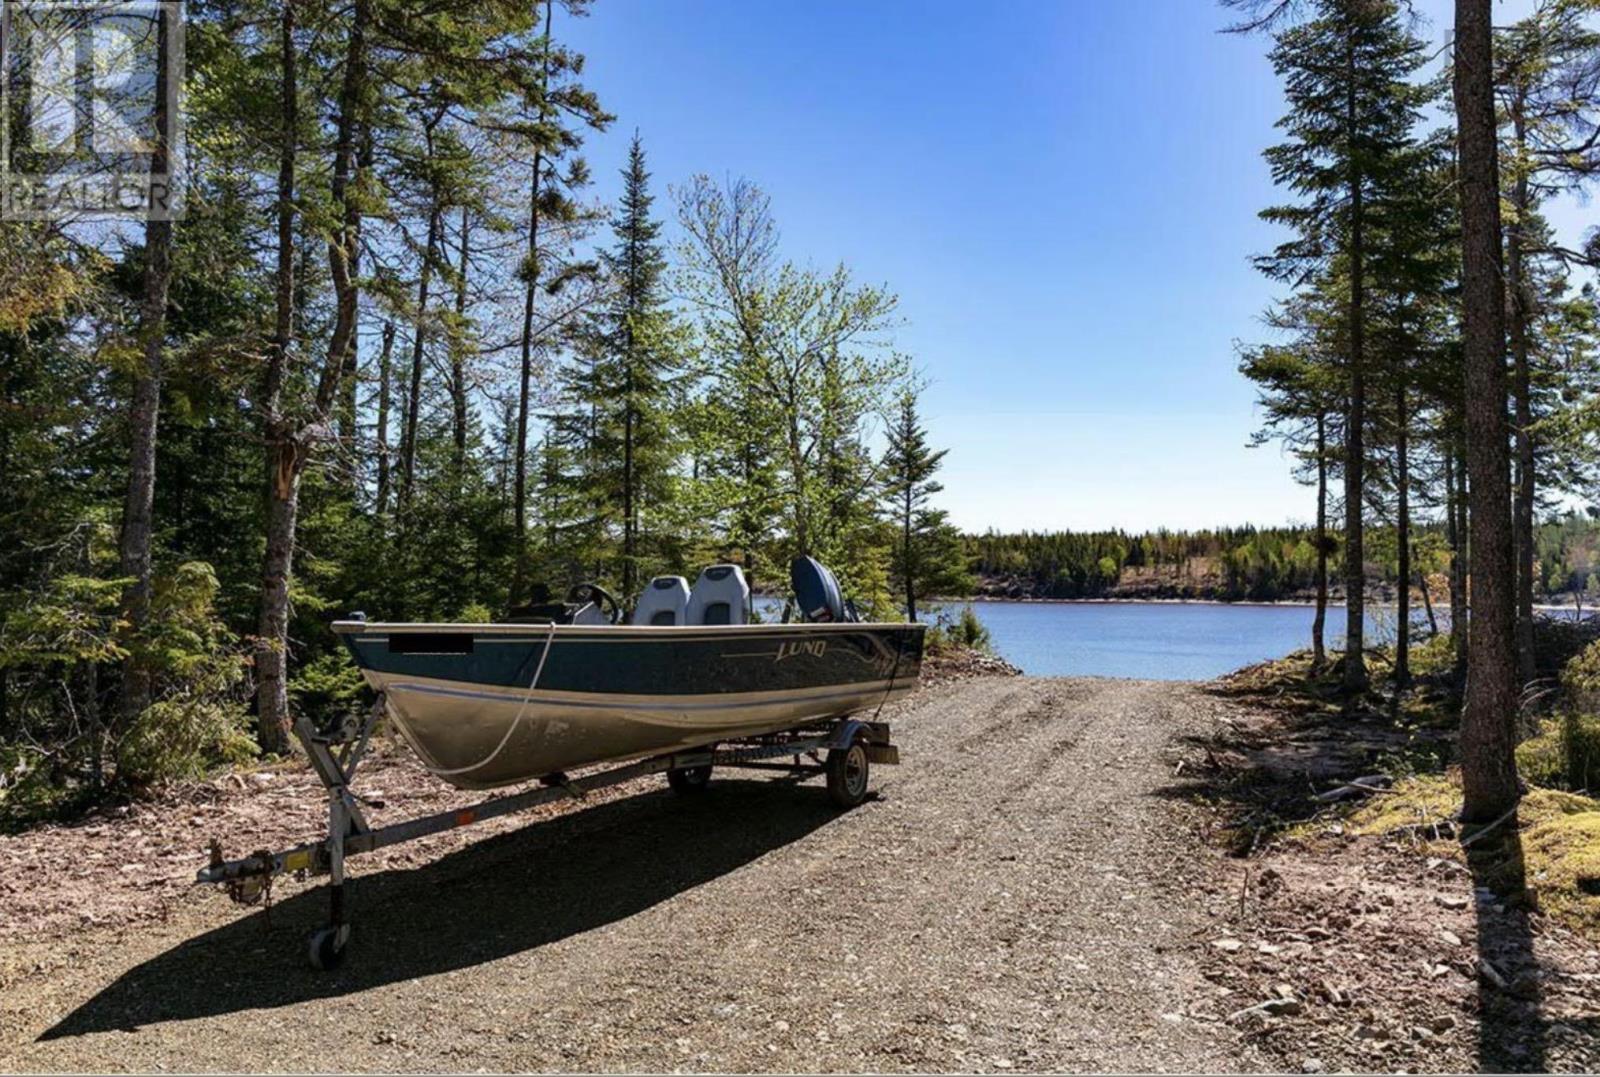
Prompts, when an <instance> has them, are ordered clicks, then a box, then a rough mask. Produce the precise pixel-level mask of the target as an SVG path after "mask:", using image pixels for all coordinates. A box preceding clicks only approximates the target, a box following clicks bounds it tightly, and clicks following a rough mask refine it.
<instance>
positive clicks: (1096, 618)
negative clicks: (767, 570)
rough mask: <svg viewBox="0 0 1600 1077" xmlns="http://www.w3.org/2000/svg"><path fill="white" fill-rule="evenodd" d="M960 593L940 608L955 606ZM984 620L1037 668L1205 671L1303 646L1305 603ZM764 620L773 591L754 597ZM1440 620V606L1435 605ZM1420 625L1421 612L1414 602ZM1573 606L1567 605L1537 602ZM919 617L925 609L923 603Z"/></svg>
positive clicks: (1390, 622) (1070, 607)
mask: <svg viewBox="0 0 1600 1077" xmlns="http://www.w3.org/2000/svg"><path fill="white" fill-rule="evenodd" d="M961 605H962V603H948V604H945V605H944V606H942V607H941V608H942V609H943V610H945V611H947V612H949V613H950V614H952V615H953V614H955V613H956V612H958V611H959V610H960V608H961ZM970 605H971V606H972V608H973V609H974V610H975V611H977V614H978V619H979V620H981V621H982V622H983V623H984V624H985V625H987V626H988V628H989V634H990V636H991V637H992V639H993V641H994V649H995V652H996V653H997V654H999V655H1000V656H1001V657H1002V658H1004V659H1006V660H1007V661H1008V662H1010V663H1011V664H1012V665H1015V666H1017V667H1019V668H1020V669H1021V670H1022V671H1023V672H1024V673H1029V674H1033V675H1035V676H1040V677H1137V678H1139V679H1142V680H1161V681H1194V680H1207V679H1209V678H1212V677H1218V676H1221V675H1222V674H1224V673H1228V672H1231V671H1233V670H1236V669H1239V668H1240V667H1241V666H1248V665H1250V664H1251V663H1253V662H1260V661H1263V660H1265V659H1268V658H1281V657H1282V656H1283V655H1286V654H1288V653H1289V652H1291V651H1297V650H1300V649H1301V648H1305V647H1309V646H1311V619H1312V617H1313V616H1314V615H1315V610H1314V609H1313V608H1312V607H1311V606H1296V605H1252V604H1247V603H1236V604H1232V605H1226V604H1220V603H1211V602H992V601H984V600H981V599H980V600H977V601H974V602H972V603H970ZM756 606H757V609H759V610H761V611H762V613H763V614H764V615H765V616H766V617H768V618H770V619H773V620H776V619H777V617H778V615H779V614H780V613H781V612H782V609H783V604H782V602H781V601H778V600H775V599H769V598H758V599H757V600H756ZM1435 612H1436V613H1437V615H1438V616H1439V623H1440V627H1441V628H1448V626H1449V611H1448V610H1446V609H1439V610H1436V611H1435ZM1415 615H1416V620H1417V622H1418V626H1419V628H1420V629H1421V633H1422V634H1425V633H1426V631H1427V624H1426V617H1425V615H1424V614H1423V612H1422V611H1421V610H1417V611H1415ZM1545 615H1546V616H1551V615H1559V616H1568V617H1570V616H1573V615H1574V611H1572V610H1570V609H1568V610H1564V611H1561V612H1560V613H1559V614H1558V613H1557V612H1556V611H1545ZM1344 617H1345V611H1344V607H1343V606H1333V605H1330V606H1329V607H1328V625H1327V642H1328V647H1329V649H1330V650H1332V649H1335V648H1337V647H1339V646H1340V645H1341V644H1342V643H1343V641H1344ZM923 618H924V619H925V620H928V619H931V614H928V613H924V614H923ZM1394 621H1395V611H1394V609H1393V608H1392V607H1384V606H1378V607H1375V608H1373V609H1372V610H1370V611H1369V613H1368V616H1367V634H1368V638H1369V640H1387V639H1391V638H1393V634H1394Z"/></svg>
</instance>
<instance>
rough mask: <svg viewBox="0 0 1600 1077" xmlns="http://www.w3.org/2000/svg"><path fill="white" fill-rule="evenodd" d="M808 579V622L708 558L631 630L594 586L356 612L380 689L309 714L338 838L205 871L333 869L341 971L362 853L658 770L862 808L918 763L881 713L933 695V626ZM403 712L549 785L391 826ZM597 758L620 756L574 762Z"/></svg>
mask: <svg viewBox="0 0 1600 1077" xmlns="http://www.w3.org/2000/svg"><path fill="white" fill-rule="evenodd" d="M790 575H791V579H792V581H793V583H794V590H795V603H794V605H793V606H791V609H795V608H797V609H798V613H799V616H800V618H801V620H800V621H799V622H794V623H784V624H757V623H751V622H753V621H754V617H753V616H752V613H753V610H752V608H751V602H750V589H749V587H748V586H746V584H745V580H744V577H743V575H742V574H741V573H740V571H739V569H738V567H737V566H735V565H713V566H712V567H711V568H708V569H706V570H705V571H704V572H702V573H701V574H700V579H699V581H698V582H697V583H696V584H695V586H694V588H693V589H692V590H691V589H690V587H689V585H688V583H687V582H686V581H685V580H683V579H682V578H681V577H677V576H666V577H661V578H659V579H656V580H652V581H651V583H650V585H649V586H648V587H647V588H646V589H645V592H644V594H643V595H641V596H640V599H639V602H638V605H637V606H636V607H635V609H634V610H633V613H632V616H631V617H629V618H626V620H627V621H628V623H627V624H623V623H622V622H623V621H624V620H625V618H624V617H623V616H622V610H621V607H620V605H619V604H618V603H617V601H616V600H615V599H614V598H612V597H611V596H610V595H609V594H607V593H606V592H605V590H604V589H602V588H600V587H597V586H595V585H592V584H585V585H583V586H581V587H578V588H574V589H573V591H572V592H571V593H570V594H569V595H568V596H567V597H568V601H566V602H563V603H556V604H551V605H546V606H545V607H542V608H539V609H534V610H530V611H527V612H526V613H525V614H524V615H523V616H519V617H517V618H515V619H514V620H513V621H512V622H509V623H507V624H373V623H369V622H368V621H367V620H366V618H365V617H364V616H362V615H360V614H352V615H351V617H350V619H349V620H346V621H341V622H339V623H338V624H337V625H335V628H336V629H337V631H338V632H339V634H340V635H341V636H342V637H343V639H344V642H345V645H346V646H347V647H348V648H349V650H350V653H351V654H352V655H353V656H354V657H355V660H356V664H357V665H358V666H360V667H361V670H362V672H363V673H364V674H365V675H366V678H367V681H368V683H369V684H371V685H372V687H373V688H374V689H376V690H377V699H376V701H375V702H374V704H373V706H372V707H371V708H370V709H369V710H367V711H366V712H365V714H363V715H359V716H356V715H352V716H349V717H348V719H347V720H346V721H345V722H344V723H343V724H341V725H340V726H339V727H338V728H337V729H319V728H315V727H313V725H312V723H311V721H310V719H309V718H308V717H307V716H305V715H303V714H302V715H299V716H298V717H297V718H296V719H295V724H294V733H295V737H296V738H297V739H298V740H299V741H300V744H301V746H302V747H303V748H304V749H305V752H306V757H307V760H308V761H309V763H310V765H311V768H312V770H313V771H314V772H315V773H316V775H317V777H318V778H319V779H320V780H321V782H322V784H323V787H324V788H325V790H326V792H327V802H328V834H327V837H325V838H321V839H318V840H316V841H313V842H308V843H305V844H302V845H297V846H295V847H294V848H292V849H284V850H281V851H279V852H271V851H269V850H265V849H263V850H258V851H257V852H254V853H251V854H250V855H248V856H245V857H241V858H239V859H235V860H229V859H227V858H225V857H224V856H223V854H222V846H221V843H220V842H218V841H215V840H214V841H213V842H212V846H211V858H210V862H209V863H208V864H207V865H206V866H205V867H204V868H202V869H201V870H200V871H199V872H198V873H197V874H196V880H197V881H198V882H202V883H210V884H215V885H219V886H222V887H223V888H225V889H226V890H227V892H228V895H229V896H230V897H231V898H233V899H234V900H235V901H239V902H243V903H246V904H253V903H255V902H258V901H261V900H264V898H265V897H266V895H268V894H269V893H270V888H271V885H272V880H273V879H274V878H276V877H277V876H279V875H283V874H288V873H295V874H299V875H302V876H306V875H313V876H315V875H327V876H328V880H329V882H328V888H327V889H328V923H327V924H326V925H325V926H323V927H320V928H317V929H316V930H315V931H313V932H312V933H311V934H310V936H309V937H308V938H307V940H306V943H307V947H306V956H307V958H308V959H309V960H310V962H311V964H312V965H313V966H315V967H316V968H319V969H329V968H333V967H334V966H336V965H338V964H339V963H340V962H341V961H343V959H344V953H345V949H346V944H347V943H348V942H349V940H350V918H349V908H348V905H347V902H346V900H345V888H346V886H347V884H348V876H347V873H346V868H345V864H346V861H347V860H348V859H349V858H350V857H354V856H361V855H364V854H366V853H371V852H375V851H377V850H379V849H384V848H388V847H390V846H393V845H397V844H399V843H401V842H408V841H415V840H417V839H419V838H425V837H428V836H429V835H432V834H439V833H443V832H444V831H446V830H452V829H454V828H456V827H463V826H470V825H472V824H474V823H478V822H482V821H484V820H488V819H495V818H499V817H502V816H506V815H510V814H512V813H513V812H519V811H524V810H527V809H529V808H533V807H537V806H539V805H542V804H549V803H552V802H554V801H556V800H560V799H562V798H566V797H573V798H581V797H583V796H586V795H587V794H589V793H591V792H594V791H596V790H600V789H605V788H608V787H611V786H615V785H620V784H621V783H623V782H631V781H635V780H637V779H639V778H642V777H645V776H647V775H651V774H665V775H666V776H667V784H668V785H669V786H670V787H671V788H672V789H673V790H674V791H676V792H678V793H682V794H685V795H699V794H700V793H702V792H704V790H705V789H706V786H707V783H708V782H709V781H710V778H711V772H712V769H713V768H716V767H731V768H743V769H752V770H767V771H773V770H776V771H780V772H783V773H786V774H790V775H793V776H795V777H798V778H808V777H812V776H821V777H825V778H826V780H827V794H828V797H829V799H830V800H832V801H833V803H834V804H836V805H838V806H839V807H840V808H846V809H848V808H853V807H855V806H856V805H858V804H861V803H862V802H863V801H864V800H866V799H867V797H868V795H869V794H868V788H867V786H868V775H869V767H870V766H871V765H872V764H874V763H883V764H895V763H898V762H899V761H900V753H899V749H898V748H896V747H895V745H894V744H893V742H892V740H891V735H890V730H889V726H888V724H887V723H883V722H879V721H877V720H876V719H877V716H878V709H879V708H880V707H881V706H882V705H883V704H884V703H887V702H889V701H891V700H893V699H897V698H899V697H901V696H903V695H905V694H906V693H907V692H909V691H911V689H912V688H913V687H915V685H916V683H917V676H918V674H919V672H920V671H921V666H922V636H923V627H924V626H922V625H906V624H862V623H861V622H860V620H859V618H857V617H856V616H855V610H854V609H853V608H852V607H851V605H850V604H849V603H848V602H846V601H844V600H843V598H842V597H841V596H840V593H839V585H838V582H837V581H836V580H835V579H834V578H833V574H832V573H830V572H829V571H828V570H827V569H826V568H824V567H823V566H822V565H819V564H818V563H817V562H815V561H813V560H811V559H810V558H808V557H801V558H796V559H795V562H794V564H793V565H792V566H791V572H790ZM784 620H785V622H789V617H788V616H787V614H786V615H785V618H784ZM384 714H387V715H388V716H389V717H390V718H391V719H393V721H394V723H395V725H396V726H398V727H399V729H400V732H401V733H402V734H403V735H404V736H405V738H406V740H408V741H409V742H410V744H411V746H412V747H413V748H414V749H415V750H416V752H417V754H418V755H419V756H420V757H421V758H422V761H423V763H424V764H425V765H426V766H427V767H428V769H430V770H431V771H433V773H434V774H436V775H438V776H439V777H440V778H442V779H443V780H445V781H447V782H450V783H451V784H453V785H456V786H459V787H461V788H465V789H486V788H493V787H495V786H502V785H511V784H513V783H517V782H528V781H529V780H530V779H538V780H537V781H534V782H532V783H531V784H530V785H528V787H526V788H524V789H521V790H517V791H515V792H510V793H502V794H496V795H495V796H493V797H490V798H488V799H485V800H482V801H480V802H478V803H477V804H474V805H472V806H471V807H467V808H459V807H458V808H451V809H450V810H449V811H444V812H438V813H435V814H433V815H426V816H422V817H420V818H415V819H407V820H404V821H400V822H393V823H388V824H386V825H384V826H374V825H372V823H371V822H369V821H368V819H367V809H368V808H370V807H373V806H375V805H376V804H377V802H376V801H373V800H369V799H368V798H365V797H362V796H360V795H359V794H357V793H356V792H355V789H354V782H355V779H356V772H357V769H358V768H359V767H360V765H361V762H362V760H363V758H365V756H366V753H367V749H368V746H369V743H370V739H371V736H372V732H373V729H374V727H375V725H376V724H377V722H378V720H379V717H380V716H381V715H384ZM596 764H611V765H609V766H605V767H595V769H592V770H586V771H585V772H584V773H582V774H578V775H569V774H567V773H566V771H567V770H568V769H571V768H577V767H585V768H588V767H591V766H594V765H596Z"/></svg>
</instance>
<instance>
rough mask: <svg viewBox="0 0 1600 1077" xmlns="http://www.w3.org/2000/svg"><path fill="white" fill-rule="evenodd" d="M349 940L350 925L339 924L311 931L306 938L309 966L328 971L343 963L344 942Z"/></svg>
mask: <svg viewBox="0 0 1600 1077" xmlns="http://www.w3.org/2000/svg"><path fill="white" fill-rule="evenodd" d="M349 941H350V925H349V924H340V925H339V926H337V927H334V926H331V925H330V926H328V927H324V928H318V929H317V930H316V931H313V932H312V933H311V935H310V937H309V938H308V940H307V943H308V945H307V952H306V957H307V958H309V959H310V961H311V967H312V968H314V969H317V970H319V971H322V972H329V971H332V970H333V969H336V968H338V967H339V966H340V965H342V964H344V949H345V944H346V943H348V942H349Z"/></svg>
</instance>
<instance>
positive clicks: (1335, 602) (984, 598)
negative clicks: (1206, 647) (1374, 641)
mask: <svg viewBox="0 0 1600 1077" xmlns="http://www.w3.org/2000/svg"><path fill="white" fill-rule="evenodd" d="M923 601H924V602H926V603H927V604H928V605H929V606H945V605H962V604H972V603H976V602H986V603H992V604H994V605H1004V606H1259V607H1261V608H1263V609H1271V608H1274V607H1283V606H1287V607H1290V608H1304V609H1315V608H1316V605H1317V603H1316V600H1314V599H1301V598H1281V599H1270V600H1267V599H1226V598H998V597H994V596H990V595H975V596H973V597H970V598H928V599H924V600H923ZM1344 605H1345V603H1344V599H1343V598H1339V599H1333V598H1330V599H1329V600H1328V606H1327V608H1329V609H1334V608H1338V609H1343V608H1344ZM1367 607H1368V608H1369V609H1398V608H1399V607H1398V605H1397V604H1396V603H1394V602H1392V601H1389V602H1368V603H1367ZM1423 608H1424V607H1423V606H1422V605H1421V604H1420V603H1414V604H1413V605H1412V609H1413V610H1418V611H1421V610H1422V609H1423ZM1434 608H1435V609H1436V610H1437V611H1438V612H1439V613H1443V614H1448V613H1449V606H1448V605H1441V604H1437V603H1436V604H1435V607H1434ZM1580 609H1581V611H1582V612H1584V613H1595V612H1600V606H1597V607H1594V608H1593V609H1590V608H1588V607H1581V608H1580V607H1579V606H1578V605H1577V604H1576V603H1568V604H1566V605H1551V604H1549V603H1544V604H1539V605H1535V606H1534V607H1533V610H1534V612H1535V613H1572V612H1579V611H1580Z"/></svg>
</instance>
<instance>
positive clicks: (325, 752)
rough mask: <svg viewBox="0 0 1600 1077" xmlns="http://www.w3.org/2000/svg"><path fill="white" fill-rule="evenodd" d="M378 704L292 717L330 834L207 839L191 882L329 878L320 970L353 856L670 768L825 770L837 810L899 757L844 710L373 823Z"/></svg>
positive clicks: (246, 899)
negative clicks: (249, 847)
mask: <svg viewBox="0 0 1600 1077" xmlns="http://www.w3.org/2000/svg"><path fill="white" fill-rule="evenodd" d="M385 707H386V704H385V701H384V697H383V695H382V693H380V694H379V695H378V698H377V700H376V701H375V702H374V704H373V705H372V707H371V708H369V709H368V710H367V711H366V712H365V713H364V714H363V715H361V716H360V717H359V718H357V717H352V718H350V719H348V720H347V721H346V722H345V723H344V724H343V725H342V726H341V727H340V728H339V729H337V730H334V731H332V732H331V733H322V732H319V731H318V730H317V729H316V728H315V727H314V726H313V725H312V724H311V722H310V721H309V720H308V719H306V718H305V717H304V716H303V715H302V716H300V717H298V718H296V719H295V722H294V726H293V731H294V735H295V737H296V739H297V740H299V742H300V744H301V746H302V747H303V748H304V749H305V751H306V755H307V757H308V758H309V760H310V763H311V768H312V771H313V772H314V773H315V774H316V775H317V778H318V780H320V781H321V782H322V785H323V788H324V789H325V790H326V791H327V796H328V834H327V836H326V837H325V838H323V839H321V840H319V841H312V842H306V843H304V844H301V845H296V846H294V847H293V848H290V849H284V850H282V851H280V852H271V851H269V850H261V851H258V852H255V853H251V854H250V855H248V856H244V857H239V858H237V859H233V860H228V859H224V857H223V855H222V849H221V845H220V844H219V843H218V842H217V841H215V840H213V841H212V843H211V859H210V862H209V863H208V864H207V865H206V867H204V868H202V869H201V870H200V871H199V872H198V873H197V874H196V876H195V882H196V883H204V884H209V885H216V886H221V887H223V888H225V889H226V890H227V892H228V896H229V897H230V898H232V899H233V900H234V901H237V902H240V903H242V904H254V903H256V902H257V901H260V900H262V898H263V897H264V896H266V895H267V894H269V893H270V890H271V885H272V882H273V880H274V879H275V878H276V877H277V876H279V875H285V874H293V875H295V876H296V877H299V878H309V877H315V876H320V875H327V876H329V880H328V885H327V889H328V923H327V924H326V926H324V927H321V928H318V929H316V930H315V931H313V932H312V933H311V934H310V936H309V937H308V939H307V958H308V959H309V960H310V962H311V964H312V965H313V966H314V967H316V968H318V969H331V968H334V967H336V966H338V965H339V964H340V963H341V962H342V960H343V957H344V952H345V947H346V945H347V944H348V942H349V941H350V927H351V924H350V916H349V909H348V906H347V900H346V892H345V888H346V887H347V886H348V885H349V877H348V873H347V872H346V869H345V862H346V860H348V859H349V858H350V857H353V856H360V855H362V854H364V853H371V852H376V851H377V850H379V849H385V848H388V847H389V846H391V845H399V844H402V843H404V842H408V841H415V840H417V839H419V838H425V837H430V836H432V835H434V834H442V833H444V832H445V831H448V830H454V829H456V828H458V827H463V826H470V825H472V824H473V823H479V822H483V821H485V820H487V819H497V818H500V817H501V816H506V815H514V814H516V813H517V812H522V811H527V810H528V809H530V808H536V807H539V806H541V805H544V804H550V803H554V802H556V801H559V800H564V799H574V800H582V799H583V798H584V797H585V796H587V795H588V794H589V793H592V792H596V791H598V790H601V789H606V788H608V787H610V786H613V785H619V784H621V783H623V782H628V781H632V780H634V779H635V778H642V777H646V776H648V775H651V774H661V773H667V774H668V775H669V776H670V775H672V774H673V773H674V772H678V773H680V774H682V773H688V772H698V773H699V774H701V775H703V776H704V777H701V778H699V779H698V780H697V781H695V782H688V783H682V784H680V783H679V782H674V783H673V788H674V789H698V788H702V787H703V786H704V781H705V778H707V777H709V774H710V770H711V769H712V768H715V767H730V768H736V769H749V770H766V771H782V772H786V773H789V774H793V775H797V776H801V777H803V778H807V777H814V776H816V775H819V774H821V775H826V776H827V777H828V792H829V795H830V797H832V799H833V800H834V802H835V803H836V804H838V805H839V806H840V807H843V808H850V807H854V806H855V805H856V804H859V803H860V802H861V801H862V800H864V799H865V798H866V794H867V788H866V786H867V775H868V767H869V765H870V764H871V763H881V764H884V765H891V766H892V765H895V764H898V763H899V762H900V752H899V749H898V748H897V747H896V746H895V745H894V744H893V743H892V741H891V739H890V730H889V725H888V723H886V722H877V721H863V720H861V719H857V718H854V717H844V718H838V719H832V720H829V721H827V722H822V723H809V724H806V725H802V726H797V727H794V728H792V729H787V730H781V731H778V732H774V733H769V734H763V735H761V736H757V737H750V738H744V739H740V740H737V741H732V742H727V743H726V744H725V745H724V744H721V743H718V742H713V743H710V744H706V745H702V746H699V747H694V748H687V749H684V750H682V751H677V752H667V753H663V754H661V755H656V756H650V757H648V758H645V759H639V760H635V761H633V762H629V763H623V764H621V765H619V766H615V767H610V768H607V769H605V770H600V771H596V772H594V773H591V774H585V775H582V776H579V777H568V776H567V775H566V774H565V773H555V774H547V775H545V776H544V777H542V778H540V779H538V782H539V784H538V785H537V786H535V787H533V788H527V789H522V790H520V791H518V792H515V793H510V794H504V795H500V796H493V797H489V798H488V799H485V800H482V801H479V802H478V803H477V804H474V805H472V806H470V807H466V808H454V809H451V810H448V811H442V812H436V813H434V814H432V815H425V816H419V817H418V818H415V819H407V820H403V821H401V822H396V823H390V824H387V825H385V826H380V827H374V826H372V825H371V823H370V822H368V820H367V817H366V813H365V812H364V811H363V810H362V809H363V805H366V806H369V807H381V806H382V805H381V804H380V803H378V802H375V801H370V800H367V799H365V798H363V797H362V796H361V795H360V794H358V793H356V792H355V789H354V788H353V786H354V782H355V777H356V773H357V771H358V770H359V769H360V766H361V762H362V760H363V759H365V757H366V755H367V751H368V749H369V748H370V746H371V740H372V734H373V731H374V730H375V729H376V727H377V725H378V723H379V721H380V719H381V718H382V717H383V714H384V711H385ZM823 753H826V755H824V754H823ZM784 757H789V761H788V762H782V761H781V760H782V759H784ZM701 768H704V769H703V770H702V769H701Z"/></svg>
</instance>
